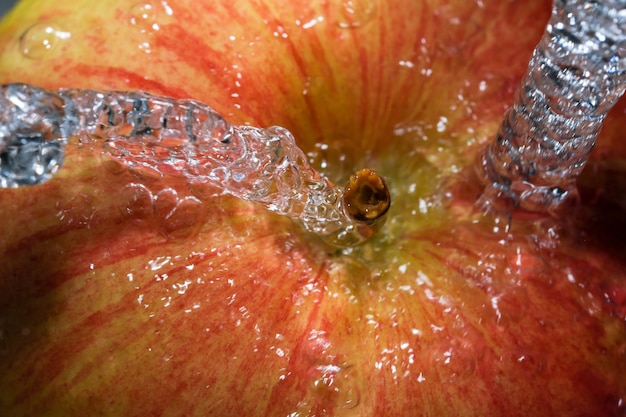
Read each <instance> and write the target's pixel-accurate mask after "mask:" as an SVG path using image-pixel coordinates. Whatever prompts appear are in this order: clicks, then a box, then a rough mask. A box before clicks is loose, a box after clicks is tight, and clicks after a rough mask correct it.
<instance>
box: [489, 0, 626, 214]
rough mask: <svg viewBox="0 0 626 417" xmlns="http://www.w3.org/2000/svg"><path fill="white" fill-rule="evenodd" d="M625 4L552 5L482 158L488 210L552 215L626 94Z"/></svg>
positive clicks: (560, 1) (609, 0)
mask: <svg viewBox="0 0 626 417" xmlns="http://www.w3.org/2000/svg"><path fill="white" fill-rule="evenodd" d="M625 5H626V3H625V2H624V0H605V1H596V2H591V1H583V0H555V1H554V4H553V8H552V17H551V19H550V21H549V23H548V25H547V28H546V31H545V33H544V34H543V37H542V38H541V41H540V42H539V44H538V46H537V47H536V48H535V50H534V52H533V54H532V58H531V60H530V63H529V66H528V70H527V72H526V74H525V76H524V78H523V80H522V82H521V86H520V88H519V90H518V93H517V96H516V99H515V102H514V104H513V107H511V108H510V109H509V110H508V111H507V113H506V115H505V117H504V121H503V122H502V124H501V126H500V129H499V130H498V133H497V135H496V139H495V141H494V142H493V143H491V144H490V145H489V146H487V148H486V149H485V150H484V151H483V152H482V153H481V154H480V155H479V158H478V161H477V173H478V177H479V178H480V180H481V181H482V182H483V183H484V185H485V189H484V192H483V194H482V196H481V197H480V199H479V200H478V205H479V207H481V208H482V209H483V210H486V211H490V210H495V211H505V212H510V210H511V209H512V208H515V207H519V208H521V209H524V210H528V211H533V212H547V213H552V214H555V213H556V212H557V211H558V209H559V208H561V207H563V206H564V204H565V202H567V201H577V199H578V197H577V190H576V185H575V183H576V178H577V177H578V175H579V174H580V172H581V171H582V169H583V168H584V166H585V164H586V162H587V160H588V158H589V155H590V153H591V151H592V149H593V147H594V145H595V141H596V137H597V136H598V133H599V132H600V129H601V127H602V123H603V121H604V119H605V117H606V115H607V113H608V111H609V110H610V109H611V107H613V105H614V104H615V103H616V102H617V101H618V99H619V98H620V97H621V96H622V94H623V93H624V90H625V88H626V8H625Z"/></svg>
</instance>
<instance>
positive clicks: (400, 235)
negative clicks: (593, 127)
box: [0, 0, 626, 417]
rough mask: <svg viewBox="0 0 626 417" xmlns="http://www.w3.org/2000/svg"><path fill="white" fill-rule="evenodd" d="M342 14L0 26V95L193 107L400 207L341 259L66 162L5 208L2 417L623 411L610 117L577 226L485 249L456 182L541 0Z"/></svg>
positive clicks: (190, 195)
mask: <svg viewBox="0 0 626 417" xmlns="http://www.w3.org/2000/svg"><path fill="white" fill-rule="evenodd" d="M350 4H352V3H350V2H345V3H343V5H342V3H341V2H335V1H329V2H324V1H313V2H304V1H291V0H290V1H287V0H284V1H283V0H270V1H238V0H235V1H228V2H219V1H202V2H198V1H196V2H183V1H181V2H176V4H174V2H171V3H168V2H166V1H160V2H156V1H155V2H152V3H145V4H144V3H137V4H135V5H129V4H128V3H127V2H123V1H111V2H96V3H93V2H86V1H84V2H80V3H77V2H58V1H57V2H52V1H32V2H22V3H20V4H19V5H18V7H17V8H16V9H15V10H14V12H13V13H12V14H10V15H8V16H7V17H6V18H5V20H4V21H3V22H2V24H1V25H0V45H1V50H2V53H1V55H0V81H2V82H28V83H33V84H36V85H40V86H44V87H47V88H58V87H70V86H71V87H82V88H94V89H124V90H132V89H142V90H146V91H149V92H152V93H155V94H166V95H170V96H174V97H191V98H196V99H199V100H202V101H204V102H206V103H208V104H209V105H211V106H212V107H214V108H215V109H216V110H218V111H219V112H221V113H222V114H224V115H225V116H226V117H227V118H228V119H229V120H230V121H232V122H234V123H251V124H254V125H258V126H267V125H271V124H279V125H282V126H285V127H287V128H289V129H290V130H291V131H292V132H294V134H295V135H296V137H297V140H298V143H299V144H300V146H301V147H302V148H303V149H305V151H307V152H309V153H310V154H311V159H312V160H313V162H314V164H316V166H317V167H318V168H319V169H320V170H322V171H324V172H326V173H328V175H329V176H330V177H331V178H332V179H333V180H336V181H341V180H342V179H345V178H347V176H348V175H349V174H350V173H351V172H352V171H354V170H355V169H357V168H360V167H362V166H366V165H367V166H371V167H373V168H375V169H377V170H379V171H380V172H381V173H382V174H383V175H385V176H386V177H387V178H388V179H389V183H390V184H391V186H392V193H393V194H392V195H393V198H394V200H393V201H394V203H393V206H392V209H391V211H390V213H389V216H390V218H389V221H388V224H387V225H386V227H385V229H384V230H383V231H382V232H381V233H380V235H379V236H377V237H375V238H374V239H373V240H372V241H371V242H369V243H367V244H365V245H363V246H362V247H359V248H356V249H354V250H352V251H347V252H345V253H340V252H337V251H334V250H332V248H328V247H327V246H325V245H324V244H323V243H322V242H321V241H320V240H319V239H317V238H315V237H313V236H310V235H308V234H307V233H306V232H304V231H303V230H301V229H300V228H299V227H298V226H297V225H295V224H294V223H293V222H291V221H290V220H289V219H286V218H281V217H279V216H276V215H273V214H271V213H268V212H266V211H264V210H263V209H262V208H260V207H258V206H256V205H254V204H250V203H245V202H242V201H239V200H237V199H235V198H232V197H227V196H224V197H215V198H213V197H212V198H208V197H207V194H209V193H210V191H211V190H206V189H204V188H203V187H202V185H201V184H200V185H198V184H194V185H193V186H191V185H190V184H189V183H187V182H185V181H182V180H181V179H179V178H173V177H169V176H165V177H163V178H160V179H155V178H154V175H153V174H154V173H150V172H143V173H137V172H135V173H132V172H130V171H128V170H127V169H123V167H120V166H119V165H117V164H116V163H115V161H112V160H111V159H108V158H106V157H101V156H99V151H98V149H93V150H92V149H77V148H70V149H68V155H67V160H66V164H65V165H64V167H63V169H62V170H61V171H60V173H59V174H58V175H57V176H56V177H55V178H53V179H52V180H50V181H49V182H47V183H45V184H43V185H41V186H36V187H31V188H22V189H15V190H13V189H11V190H2V192H1V193H0V214H2V218H3V219H4V220H3V225H2V238H1V239H0V253H2V259H3V262H2V263H0V369H2V370H3V371H2V372H0V388H1V389H0V409H1V410H3V413H6V415H7V416H31V415H32V416H56V415H59V416H72V415H77V416H78V415H80V416H83V415H111V416H120V415H123V416H152V415H154V416H156V415H168V416H169V415H180V416H190V415H200V416H230V415H233V416H235V415H247V416H261V415H263V416H288V415H289V416H332V415H334V416H348V415H349V416H391V417H393V416H407V415H411V416H413V415H415V416H420V415H424V416H428V415H437V416H441V415H444V416H445V415H461V416H505V415H506V416H515V415H520V416H522V415H523V416H528V415H541V416H551V415H554V416H587V415H588V416H599V415H602V416H623V415H624V413H625V412H626V378H625V377H624V375H626V283H625V282H626V280H625V279H626V277H625V275H626V274H625V271H626V265H625V262H624V259H626V257H625V255H626V253H625V252H626V251H625V247H624V244H623V239H622V236H623V234H622V231H624V229H625V227H624V226H625V224H624V220H623V219H624V218H625V217H624V215H623V214H624V202H623V198H622V197H621V195H623V193H622V192H621V191H622V190H624V188H625V187H624V184H626V182H625V181H624V173H623V172H624V169H623V166H624V165H623V162H624V156H625V154H624V150H625V149H624V147H625V146H626V145H624V144H623V141H621V140H620V139H621V136H622V135H621V133H620V132H621V131H620V129H622V128H623V122H624V117H625V112H624V105H623V104H621V105H620V107H619V108H617V109H616V110H615V111H614V112H613V114H612V115H611V117H610V119H609V121H608V122H607V126H606V127H605V129H604V131H603V135H602V138H601V140H600V143H599V144H598V149H597V150H596V152H595V154H594V157H593V159H592V160H591V161H590V164H589V167H588V170H587V171H586V172H585V175H584V176H583V178H581V182H580V183H581V191H582V198H583V201H582V203H581V205H580V206H579V207H577V208H576V210H573V211H572V213H571V217H569V218H568V219H567V221H559V220H553V219H545V218H540V217H531V216H530V215H527V214H524V213H514V217H513V223H512V230H511V232H510V233H509V234H502V233H496V232H494V231H492V230H491V229H492V228H493V226H494V224H492V223H490V222H491V221H494V220H490V219H489V218H485V219H484V221H482V222H478V223H477V222H474V221H472V219H473V218H474V217H472V213H471V207H472V206H471V203H472V198H474V197H475V194H476V193H475V190H473V189H472V188H471V186H468V183H467V181H466V180H465V177H464V175H463V172H464V171H463V168H464V167H467V166H468V165H469V164H470V163H471V161H472V158H473V155H474V153H475V152H476V150H477V149H479V147H480V146H481V145H482V144H484V143H485V142H486V141H487V140H489V139H490V138H491V136H492V134H493V132H495V130H496V129H497V126H498V124H499V122H500V117H501V115H502V113H503V111H504V109H505V108H506V106H508V105H509V104H510V103H511V102H512V98H513V93H514V90H515V88H516V86H517V83H518V81H519V78H520V77H521V75H522V74H523V72H524V70H525V67H526V62H527V60H528V56H529V54H530V51H531V50H532V48H533V47H534V45H535V43H536V42H537V40H538V39H539V36H540V34H541V33H542V31H543V27H544V25H545V22H546V21H547V18H548V14H549V4H548V3H547V2H545V1H527V2H500V1H497V0H489V1H487V0H483V1H476V2H469V1H468V2H460V1H451V2H446V1H414V0H393V1H390V2H386V3H376V2H371V3H369V2H364V3H363V4H364V5H365V6H363V7H362V8H361V9H358V8H357V9H356V10H355V12H354V13H352V14H351V13H349V11H348V9H349V7H348V6H350ZM354 4H356V3H354ZM148 6H149V7H148ZM350 25H352V26H355V27H352V28H346V27H342V26H350ZM47 27H52V28H53V29H54V30H56V31H57V35H55V36H52V37H51V35H50V33H47V32H46V30H45V28H47ZM64 33H69V34H70V36H69V37H68V36H67V35H64ZM42 39H43V40H47V42H48V43H47V45H49V46H50V47H49V48H47V47H46V46H45V44H43V43H42ZM41 45H44V46H43V49H42V46H41ZM24 50H26V51H27V53H24ZM442 117H443V118H442ZM321 143H322V144H325V145H328V148H329V150H325V149H324V147H320V146H319V144H321ZM398 155H402V156H401V157H400V158H398ZM450 178H452V180H450ZM441 184H444V185H445V187H444V188H443V191H441V190H440V188H441ZM470 185H471V184H470ZM495 220H498V219H497V218H496V219H495Z"/></svg>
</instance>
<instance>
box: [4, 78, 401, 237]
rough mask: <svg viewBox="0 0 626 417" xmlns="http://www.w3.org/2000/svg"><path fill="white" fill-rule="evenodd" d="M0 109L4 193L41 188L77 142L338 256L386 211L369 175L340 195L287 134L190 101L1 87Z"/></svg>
mask: <svg viewBox="0 0 626 417" xmlns="http://www.w3.org/2000/svg"><path fill="white" fill-rule="evenodd" d="M0 106H2V107H1V109H0V111H1V112H2V114H1V116H2V117H3V119H2V120H1V121H0V125H1V126H2V130H0V186H3V187H19V186H22V185H32V184H37V183H40V182H43V181H45V180H47V179H49V178H50V177H51V176H52V175H53V174H54V173H55V172H56V171H57V170H58V168H59V167H60V166H61V163H62V161H63V155H64V147H65V146H66V144H67V143H68V140H69V138H70V137H77V142H76V143H77V144H78V145H79V146H81V147H84V148H88V149H93V150H95V149H96V148H100V149H103V150H104V153H105V154H107V155H109V156H111V157H113V158H115V159H116V160H118V161H120V162H121V163H122V164H123V165H124V166H126V167H127V168H128V170H129V171H130V172H131V173H136V174H138V175H137V176H138V177H142V176H145V175H146V173H147V172H148V173H150V174H151V176H152V177H162V176H164V175H178V176H182V177H186V178H187V179H188V180H189V182H190V183H193V184H194V185H195V186H200V187H204V188H207V189H209V188H210V189H212V190H218V192H217V194H230V195H233V196H236V197H239V198H241V199H244V200H247V201H253V202H256V203H259V204H262V205H263V206H265V207H266V208H267V209H269V210H271V211H273V212H275V213H278V214H281V215H284V216H288V217H291V218H293V219H294V220H297V221H299V222H300V223H302V224H303V225H304V226H305V228H306V229H307V230H309V231H310V232H313V233H315V234H316V235H318V236H320V237H322V238H323V239H325V240H326V241H327V242H329V243H331V244H332V245H334V246H337V247H348V246H353V245H356V244H359V243H361V242H363V241H365V240H366V239H368V238H370V237H371V236H372V235H374V234H375V233H376V231H377V230H378V229H379V228H380V225H381V224H382V223H383V221H384V218H385V214H386V212H387V209H388V208H389V204H390V197H389V190H388V188H387V186H386V184H385V182H384V180H383V179H382V177H380V176H379V175H378V174H376V173H375V172H374V171H372V170H362V171H359V172H358V173H357V174H356V175H355V176H353V177H352V178H351V179H350V182H349V184H348V186H346V188H345V189H344V190H342V189H340V188H338V187H336V186H335V185H333V184H332V183H331V182H330V181H329V180H328V179H326V178H325V177H324V176H323V175H321V174H320V173H318V172H317V171H315V170H314V169H313V168H312V167H311V166H310V164H309V163H308V162H307V159H306V156H305V154H304V152H303V151H302V150H301V149H300V148H299V147H298V146H297V145H296V142H295V139H294V137H293V135H292V134H291V133H290V132H289V131H288V130H286V129H284V128H282V127H270V128H267V129H261V128H256V127H250V126H234V125H231V124H229V123H228V122H227V121H225V120H224V118H223V117H222V116H221V115H220V114H219V113H217V112H216V111H214V110H213V109H211V108H210V107H209V106H207V105H205V104H203V103H201V102H198V101H195V100H176V99H173V98H169V97H160V96H154V95H151V94H147V93H144V92H140V91H135V92H121V91H94V90H80V89H61V90H58V91H56V92H53V91H48V90H44V89H41V88H38V87H34V86H31V85H26V84H8V85H4V86H1V87H0Z"/></svg>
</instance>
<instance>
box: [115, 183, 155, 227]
mask: <svg viewBox="0 0 626 417" xmlns="http://www.w3.org/2000/svg"><path fill="white" fill-rule="evenodd" d="M119 200H120V201H121V203H120V209H121V210H122V214H123V215H124V216H125V217H127V218H129V219H133V220H145V219H147V218H148V217H150V216H152V214H153V213H154V206H153V204H152V200H153V199H152V192H150V190H149V189H148V188H147V187H146V186H145V185H142V184H128V185H127V186H125V187H124V188H123V189H122V191H121V193H120V196H119Z"/></svg>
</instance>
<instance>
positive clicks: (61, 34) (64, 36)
mask: <svg viewBox="0 0 626 417" xmlns="http://www.w3.org/2000/svg"><path fill="white" fill-rule="evenodd" d="M70 37H71V33H70V32H68V31H65V30H63V29H62V28H61V27H60V26H59V25H57V24H56V23H53V22H39V23H35V24H34V25H32V26H31V27H29V28H28V29H26V30H25V31H24V33H22V35H21V36H20V38H19V48H20V52H21V53H22V55H23V56H25V57H26V58H30V59H45V58H50V57H52V56H54V55H55V54H56V53H57V52H58V50H59V49H60V46H61V45H62V44H63V42H65V41H67V40H68V39H69V38H70Z"/></svg>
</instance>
